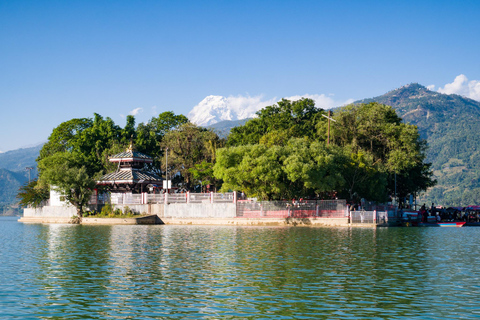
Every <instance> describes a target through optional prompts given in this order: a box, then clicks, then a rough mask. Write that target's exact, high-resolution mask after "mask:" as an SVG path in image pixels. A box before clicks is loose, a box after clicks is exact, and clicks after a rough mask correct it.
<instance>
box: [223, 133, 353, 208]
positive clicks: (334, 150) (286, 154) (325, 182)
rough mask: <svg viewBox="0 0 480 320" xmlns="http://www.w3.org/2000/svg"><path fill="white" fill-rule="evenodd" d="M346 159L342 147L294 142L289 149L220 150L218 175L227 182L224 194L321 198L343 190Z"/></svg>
mask: <svg viewBox="0 0 480 320" xmlns="http://www.w3.org/2000/svg"><path fill="white" fill-rule="evenodd" d="M342 157H343V155H342V153H341V150H340V149H339V148H338V147H329V146H325V144H323V143H321V142H310V141H309V140H308V139H306V138H292V139H290V140H289V141H288V142H287V143H286V145H285V146H271V147H269V146H266V145H262V144H256V145H247V146H238V147H228V148H223V149H219V150H218V151H217V162H216V164H215V166H214V174H215V176H216V177H217V178H219V179H222V180H223V186H222V190H224V191H226V190H229V189H230V190H238V191H244V192H246V193H247V194H248V195H250V196H252V197H258V198H260V199H268V200H279V199H291V198H300V197H319V196H321V194H322V193H325V192H329V191H334V190H339V189H340V188H341V187H342V186H343V184H344V178H343V176H342V174H341V172H342V163H343V161H342V160H341V159H342Z"/></svg>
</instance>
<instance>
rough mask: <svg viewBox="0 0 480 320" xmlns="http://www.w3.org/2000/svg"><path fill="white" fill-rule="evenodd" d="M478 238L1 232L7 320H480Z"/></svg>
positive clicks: (472, 232) (354, 232)
mask: <svg viewBox="0 0 480 320" xmlns="http://www.w3.org/2000/svg"><path fill="white" fill-rule="evenodd" d="M479 239H480V228H451V229H450V228H446V229H442V228H391V229H377V230H373V229H349V228H262V227H215V226H78V225H25V224H20V223H17V222H16V221H14V220H12V219H10V220H6V219H4V220H0V259H1V261H2V263H1V264H0V276H1V279H0V280H1V283H0V296H1V299H0V318H2V319H9V318H10V319H15V318H18V319H24V318H31V319H64V318H69V319H154V318H173V319H175V318H176V319H184V318H191V319H201V318H205V319H207V318H208V319H225V318H227V319H228V318H249V319H310V318H336V319H358V318H389V319H395V318H397V319H400V318H402V319H409V318H425V319H438V318H444V319H451V318H465V319H468V318H475V317H479V316H480V307H479V306H478V301H479V299H480V288H479V285H478V284H479V274H480V271H479V267H480V258H479V257H478V255H477V254H476V248H477V244H478V243H479Z"/></svg>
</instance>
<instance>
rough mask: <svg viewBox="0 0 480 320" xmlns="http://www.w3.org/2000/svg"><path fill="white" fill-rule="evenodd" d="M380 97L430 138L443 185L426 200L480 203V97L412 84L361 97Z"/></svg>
mask: <svg viewBox="0 0 480 320" xmlns="http://www.w3.org/2000/svg"><path fill="white" fill-rule="evenodd" d="M372 101H375V102H379V103H383V104H387V105H390V106H392V107H394V108H395V109H396V110H397V113H398V115H399V116H401V117H402V118H403V119H404V121H406V122H409V123H411V124H415V125H417V126H418V129H419V132H420V134H421V136H422V138H424V139H426V140H427V142H428V146H429V149H428V151H427V161H428V162H431V163H432V164H433V169H434V173H435V177H436V178H437V180H438V184H437V186H435V187H433V188H432V189H431V190H429V191H428V192H427V193H426V194H425V195H423V197H422V199H421V201H424V202H427V201H428V202H435V203H438V204H441V205H446V206H450V205H451V206H460V205H462V206H463V205H473V204H480V157H479V156H480V127H479V126H478V125H477V123H478V122H479V120H480V102H477V101H475V100H472V99H468V98H465V97H462V96H459V95H454V94H452V95H446V94H441V93H438V92H434V91H430V90H428V89H427V88H425V87H424V86H421V85H419V84H416V83H414V84H410V85H406V86H404V87H402V88H399V89H396V90H393V91H390V92H388V93H386V94H384V95H382V96H379V97H375V98H371V99H365V100H361V101H357V102H355V103H368V102H372Z"/></svg>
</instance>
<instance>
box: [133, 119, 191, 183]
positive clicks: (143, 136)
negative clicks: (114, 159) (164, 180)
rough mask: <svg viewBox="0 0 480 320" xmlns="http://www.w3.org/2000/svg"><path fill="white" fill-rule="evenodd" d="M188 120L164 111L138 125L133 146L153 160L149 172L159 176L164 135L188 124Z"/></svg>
mask: <svg viewBox="0 0 480 320" xmlns="http://www.w3.org/2000/svg"><path fill="white" fill-rule="evenodd" d="M188 122H189V121H188V118H187V117H185V116H184V115H181V114H180V115H176V114H174V113H173V112H172V111H166V112H163V113H161V114H159V115H158V116H157V117H153V118H152V119H150V121H149V122H147V123H146V124H144V123H140V124H138V127H137V131H136V139H135V146H136V148H137V150H138V151H139V152H142V153H145V154H148V155H149V156H151V157H152V158H153V163H152V165H150V166H149V170H151V171H154V172H156V173H157V174H159V175H161V173H162V172H161V169H160V168H161V167H162V163H163V157H164V155H165V153H164V147H162V141H163V138H164V137H165V135H166V134H167V133H168V132H170V131H172V130H175V129H178V128H179V127H180V126H181V125H184V124H186V123H188Z"/></svg>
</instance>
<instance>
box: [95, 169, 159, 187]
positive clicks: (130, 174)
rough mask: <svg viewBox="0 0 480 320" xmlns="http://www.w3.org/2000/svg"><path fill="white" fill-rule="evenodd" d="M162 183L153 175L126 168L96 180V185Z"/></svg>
mask: <svg viewBox="0 0 480 320" xmlns="http://www.w3.org/2000/svg"><path fill="white" fill-rule="evenodd" d="M162 181H163V179H162V178H160V177H158V176H157V175H155V174H153V173H150V172H145V171H142V170H135V169H131V168H127V169H122V170H119V171H117V172H112V173H107V174H106V175H104V176H103V177H101V178H100V179H99V180H97V183H98V184H110V183H139V182H144V183H160V182H162Z"/></svg>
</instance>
